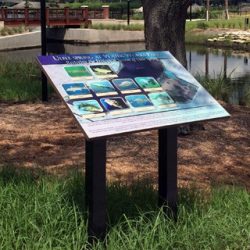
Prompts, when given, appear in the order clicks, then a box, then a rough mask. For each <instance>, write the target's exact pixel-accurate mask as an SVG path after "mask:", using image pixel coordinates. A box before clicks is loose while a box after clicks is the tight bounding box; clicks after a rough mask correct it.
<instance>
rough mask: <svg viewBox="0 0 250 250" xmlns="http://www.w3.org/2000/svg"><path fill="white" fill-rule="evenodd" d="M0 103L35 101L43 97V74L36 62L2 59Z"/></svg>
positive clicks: (0, 66)
mask: <svg viewBox="0 0 250 250" xmlns="http://www.w3.org/2000/svg"><path fill="white" fill-rule="evenodd" d="M0 60H1V62H3V63H1V64H0V83H1V84H0V101H35V100H38V99H40V96H41V79H40V76H41V73H40V70H39V68H38V65H37V63H36V62H25V61H23V62H5V60H4V59H0Z"/></svg>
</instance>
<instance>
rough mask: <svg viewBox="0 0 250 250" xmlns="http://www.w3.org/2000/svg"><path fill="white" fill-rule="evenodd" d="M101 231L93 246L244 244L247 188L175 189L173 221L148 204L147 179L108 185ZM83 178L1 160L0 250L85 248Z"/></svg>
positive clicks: (152, 196)
mask: <svg viewBox="0 0 250 250" xmlns="http://www.w3.org/2000/svg"><path fill="white" fill-rule="evenodd" d="M107 191H108V206H109V207H108V218H109V233H108V235H107V238H106V243H103V242H100V241H97V243H96V244H95V245H94V246H93V247H92V248H91V249H93V250H95V249H96V250H97V249H98V250H101V249H120V250H123V249H125V250H130V249H131V250H134V249H247V248H248V246H249V237H250V235H249V231H250V220H249V206H250V195H249V193H248V192H247V191H246V190H245V189H244V188H237V187H214V188H213V189H212V191H211V193H208V192H207V191H206V192H205V191H199V190H197V189H196V188H189V189H180V193H179V214H178V221H177V222H174V221H173V220H171V219H168V218H166V217H165V215H164V214H163V213H162V211H161V210H159V209H158V208H157V206H156V203H157V194H156V191H155V190H154V189H153V187H152V185H150V184H149V183H148V182H147V181H138V182H137V183H134V184H132V185H131V186H125V185H121V184H117V183H113V184H110V185H108V189H107ZM84 200H85V197H84V181H83V177H82V176H80V175H78V174H76V175H72V177H67V178H66V177H65V178H61V179H59V178H56V177H49V176H44V175H43V174H42V173H38V174H37V173H34V174H31V173H30V172H28V171H22V170H19V171H17V170H14V169H11V168H9V167H5V168H4V169H3V170H2V171H1V172H0V217H1V223H0V248H1V249H48V250H49V249H76V250H77V249H87V243H86V242H87V228H86V223H87V221H86V218H87V212H86V210H85V203H84Z"/></svg>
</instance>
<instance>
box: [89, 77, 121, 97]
mask: <svg viewBox="0 0 250 250" xmlns="http://www.w3.org/2000/svg"><path fill="white" fill-rule="evenodd" d="M87 85H88V87H89V88H91V89H92V90H93V91H94V92H95V93H96V95H97V96H104V95H118V92H117V91H116V90H115V88H114V86H113V85H112V84H111V83H110V82H109V81H108V80H97V81H88V82H87Z"/></svg>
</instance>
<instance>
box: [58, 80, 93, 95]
mask: <svg viewBox="0 0 250 250" xmlns="http://www.w3.org/2000/svg"><path fill="white" fill-rule="evenodd" d="M62 86H63V88H64V90H65V92H66V93H67V95H68V96H69V98H87V97H91V96H92V94H91V93H90V91H89V89H88V88H87V86H86V85H85V84H84V83H65V84H63V85H62Z"/></svg>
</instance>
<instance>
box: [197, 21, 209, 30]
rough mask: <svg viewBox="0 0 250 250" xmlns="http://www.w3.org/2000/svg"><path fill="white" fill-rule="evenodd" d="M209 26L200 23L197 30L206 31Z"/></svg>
mask: <svg viewBox="0 0 250 250" xmlns="http://www.w3.org/2000/svg"><path fill="white" fill-rule="evenodd" d="M208 27H209V25H208V24H207V23H205V22H198V23H197V28H198V29H203V30H206V29H208Z"/></svg>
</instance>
